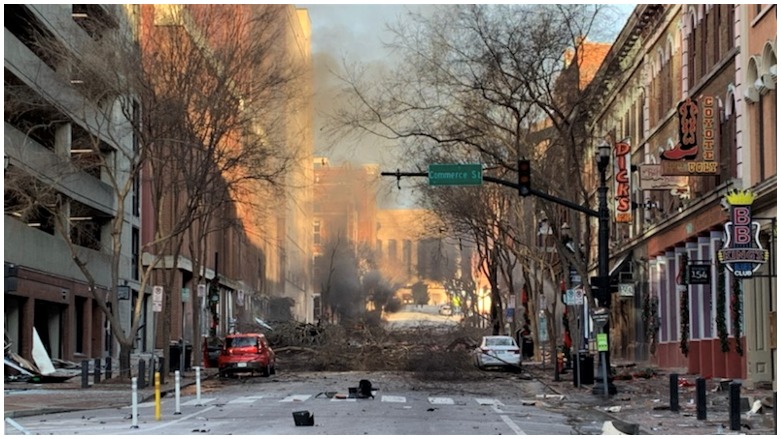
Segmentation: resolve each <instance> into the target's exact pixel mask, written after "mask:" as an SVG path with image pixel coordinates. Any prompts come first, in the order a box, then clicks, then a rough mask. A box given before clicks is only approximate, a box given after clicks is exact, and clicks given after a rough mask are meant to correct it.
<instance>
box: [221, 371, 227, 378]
mask: <svg viewBox="0 0 781 439" xmlns="http://www.w3.org/2000/svg"><path fill="white" fill-rule="evenodd" d="M226 376H228V375H227V374H226V373H225V371H224V370H222V369H220V378H225V377H226Z"/></svg>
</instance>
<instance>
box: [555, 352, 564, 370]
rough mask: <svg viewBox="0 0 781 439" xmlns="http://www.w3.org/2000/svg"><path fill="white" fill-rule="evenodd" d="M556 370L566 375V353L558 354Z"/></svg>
mask: <svg viewBox="0 0 781 439" xmlns="http://www.w3.org/2000/svg"><path fill="white" fill-rule="evenodd" d="M556 368H557V369H558V370H559V373H564V352H561V351H559V352H557V353H556Z"/></svg>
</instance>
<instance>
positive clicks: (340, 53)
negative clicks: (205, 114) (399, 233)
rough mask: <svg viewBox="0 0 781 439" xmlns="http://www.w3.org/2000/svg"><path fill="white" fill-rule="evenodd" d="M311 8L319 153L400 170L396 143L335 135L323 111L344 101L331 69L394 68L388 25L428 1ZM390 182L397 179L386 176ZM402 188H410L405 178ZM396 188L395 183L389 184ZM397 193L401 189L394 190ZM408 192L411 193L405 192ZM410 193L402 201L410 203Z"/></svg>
mask: <svg viewBox="0 0 781 439" xmlns="http://www.w3.org/2000/svg"><path fill="white" fill-rule="evenodd" d="M296 6H298V7H303V8H307V9H308V10H309V18H310V20H311V23H312V61H313V65H314V69H315V80H314V81H315V84H314V86H315V102H314V105H315V127H314V131H315V135H314V141H315V154H318V155H322V156H325V157H328V158H329V160H331V162H332V163H333V164H339V163H341V162H344V161H350V162H352V163H354V164H365V163H376V164H379V165H380V168H381V170H383V171H394V170H395V169H396V168H397V167H402V168H403V165H400V164H399V159H398V158H397V157H395V156H394V152H395V149H394V148H392V147H391V145H392V144H391V143H390V142H388V141H383V140H381V139H378V138H376V137H368V136H365V137H363V138H362V139H331V138H328V137H326V136H325V135H324V131H323V123H324V121H323V117H322V113H323V112H327V111H329V110H330V109H331V108H332V106H333V105H338V103H339V93H338V87H339V81H338V80H337V79H336V78H335V77H334V76H333V74H332V73H331V71H333V70H336V71H341V70H342V65H343V62H344V61H345V60H346V61H347V62H348V63H355V62H360V63H362V64H368V65H370V66H372V67H375V68H382V66H383V65H385V66H388V67H390V66H391V64H392V59H390V58H389V57H390V54H389V53H388V51H387V50H386V49H385V48H384V47H383V44H382V43H383V41H384V42H389V41H390V40H391V38H392V36H391V34H390V33H389V32H388V31H387V25H388V23H395V22H398V20H403V18H404V16H405V15H406V14H408V13H410V11H413V12H425V10H426V9H427V8H431V7H432V6H431V5H427V4H406V5H405V4H390V5H388V4H385V5H379V4H376V5H373V4H363V5H361V4H347V5H345V4H336V5H335V4H301V5H296ZM615 6H618V7H619V11H620V12H619V14H620V16H619V17H618V19H617V20H616V28H615V32H616V33H618V32H619V31H620V30H621V28H622V27H623V25H624V23H625V21H626V16H628V14H629V13H630V12H631V11H632V9H633V7H634V5H615ZM385 179H387V180H393V179H392V178H388V177H385ZM401 185H402V188H404V187H405V184H404V182H403V181H402V184H401ZM382 186H388V188H386V189H389V188H390V187H395V181H389V182H388V184H387V185H385V184H383V185H382ZM394 192H396V193H397V195H398V191H397V190H394ZM402 192H405V191H402ZM406 199H407V198H406V196H404V197H401V198H400V199H399V201H401V202H402V203H403V204H408V203H407V201H406Z"/></svg>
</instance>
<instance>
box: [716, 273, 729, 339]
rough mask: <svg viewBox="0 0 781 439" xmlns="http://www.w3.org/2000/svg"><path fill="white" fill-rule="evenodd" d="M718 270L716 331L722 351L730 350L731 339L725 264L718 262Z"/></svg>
mask: <svg viewBox="0 0 781 439" xmlns="http://www.w3.org/2000/svg"><path fill="white" fill-rule="evenodd" d="M716 266H717V270H718V278H719V279H718V288H717V290H716V332H717V333H718V334H719V340H720V341H721V352H729V340H728V334H727V320H726V317H725V308H726V305H727V297H726V296H727V292H726V286H725V284H726V279H725V274H724V264H721V263H719V264H717V265H716Z"/></svg>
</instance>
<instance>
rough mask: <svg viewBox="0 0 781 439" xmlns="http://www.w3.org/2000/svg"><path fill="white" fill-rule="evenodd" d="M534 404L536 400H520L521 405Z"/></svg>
mask: <svg viewBox="0 0 781 439" xmlns="http://www.w3.org/2000/svg"><path fill="white" fill-rule="evenodd" d="M536 404H537V402H536V401H524V400H521V405H536Z"/></svg>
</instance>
